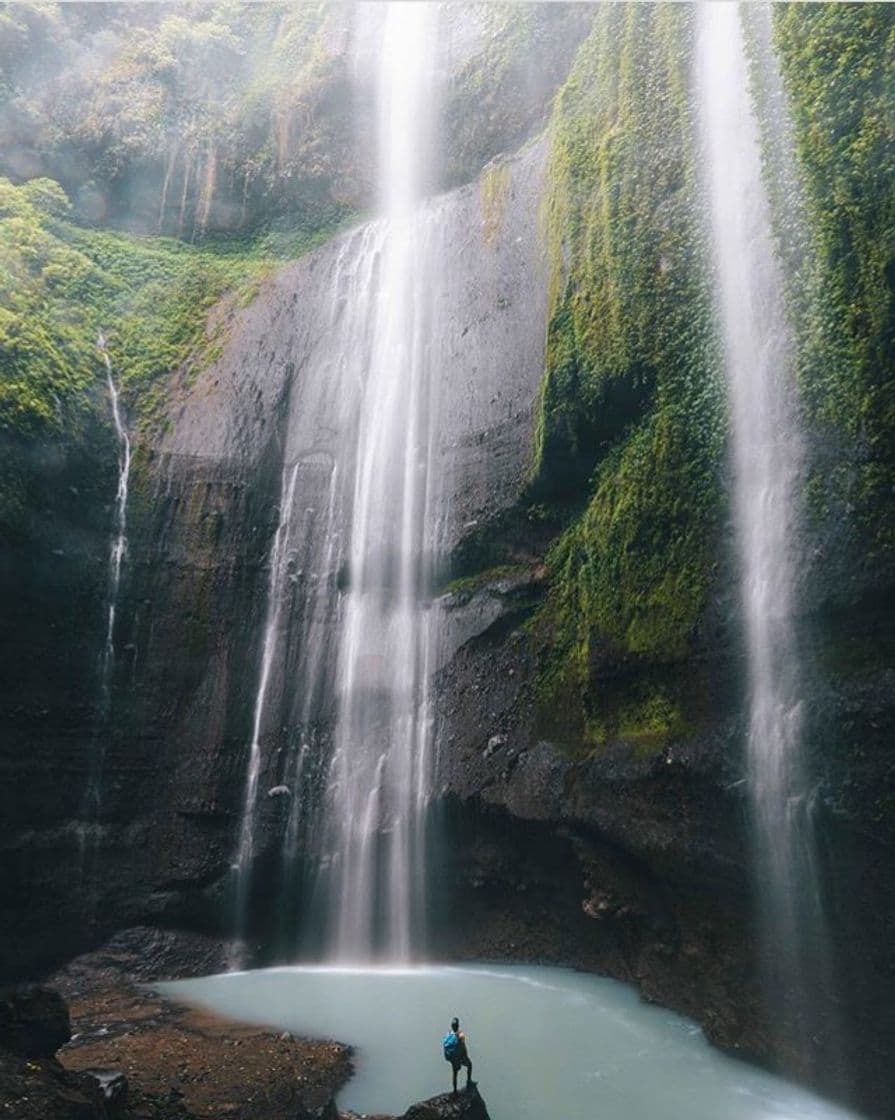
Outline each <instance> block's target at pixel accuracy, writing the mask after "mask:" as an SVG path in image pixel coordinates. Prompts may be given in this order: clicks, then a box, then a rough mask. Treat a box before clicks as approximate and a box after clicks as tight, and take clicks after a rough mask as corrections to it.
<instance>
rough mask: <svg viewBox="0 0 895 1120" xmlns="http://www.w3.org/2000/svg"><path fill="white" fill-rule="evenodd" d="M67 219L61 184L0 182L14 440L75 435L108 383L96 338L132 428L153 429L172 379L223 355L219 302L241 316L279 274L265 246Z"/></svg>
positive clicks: (2, 316)
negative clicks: (215, 309)
mask: <svg viewBox="0 0 895 1120" xmlns="http://www.w3.org/2000/svg"><path fill="white" fill-rule="evenodd" d="M67 212H68V208H67V200H66V197H65V194H64V192H63V191H62V190H61V188H60V187H59V185H58V184H57V183H53V182H51V181H49V180H35V181H32V182H30V183H26V184H24V185H23V186H20V187H16V186H13V185H12V184H11V183H10V182H9V181H8V180H4V179H0V428H3V429H5V430H7V431H12V432H14V433H17V434H19V435H36V434H39V433H41V432H45V431H57V432H59V431H63V430H64V431H66V432H68V433H69V434H75V435H76V434H77V432H78V430H79V429H80V427H81V425H82V423H83V420H84V418H85V415H86V413H87V412H88V411H89V410H90V409H91V408H93V407H95V395H91V393H90V392H89V391H88V390H90V389H91V388H93V387H98V386H99V385H101V384H102V382H103V380H104V378H105V371H104V366H103V362H102V357H101V354H100V353H99V351H98V350H97V348H96V339H97V335H98V333H99V332H100V331H102V332H103V334H104V335H105V337H106V340H107V344H108V353H109V356H110V359H111V362H112V366H113V369H114V372H115V377H116V380H117V381H118V384H119V387H120V389H121V391H122V395H123V401H124V403H125V405H126V407H127V408H128V410H129V412H130V413H131V416H132V420H136V421H138V422H140V423H144V424H145V423H149V422H151V421H152V420H154V419H156V418H157V417H158V415H159V414H160V411H161V405H162V403H163V400H164V392H165V386H166V377H167V375H168V374H170V373H172V372H173V371H174V370H175V369H177V368H178V367H179V366H180V365H181V364H182V363H183V362H184V361H185V359H186V358H187V357H188V356H190V357H191V358H192V370H193V374H194V375H195V374H196V373H198V371H199V370H200V369H202V368H203V367H204V366H205V365H207V364H208V363H209V362H211V361H213V360H214V359H215V357H216V356H219V354H220V353H221V350H222V347H223V344H224V341H225V338H224V336H223V333H222V332H223V329H224V328H223V326H222V325H221V324H219V325H218V326H217V327H216V328H215V330H214V331H213V332H211V333H207V332H206V322H207V317H208V312H209V310H210V308H211V307H212V306H213V305H214V304H215V303H216V302H217V301H218V300H219V299H220V298H221V296H222V295H223V294H224V293H226V292H233V293H234V303H235V305H236V306H244V305H245V304H246V303H247V302H248V301H249V300H251V299H252V298H254V296H255V294H256V293H257V291H258V288H259V286H260V284H261V282H262V281H263V279H264V278H265V277H266V276H267V275H268V274H269V273H270V271H271V270H272V268H273V267H274V266H275V260H274V258H273V257H272V255H271V254H270V252H269V246H268V243H267V242H266V241H265V242H263V243H262V244H261V245H260V246H259V245H256V244H254V243H252V242H251V241H247V240H243V241H237V242H225V241H217V242H209V243H206V244H203V245H202V246H198V247H197V246H192V245H187V244H184V243H183V242H180V241H176V240H174V239H171V238H161V237H155V238H150V237H137V236H128V235H126V234H119V233H110V232H103V231H98V230H90V229H84V228H82V227H80V226H76V225H74V224H72V223H71V222H69V221H67V220H66V219H65V217H64V215H65V214H66V213H67ZM318 234H320V235H322V231H318ZM308 243H310V242H308Z"/></svg>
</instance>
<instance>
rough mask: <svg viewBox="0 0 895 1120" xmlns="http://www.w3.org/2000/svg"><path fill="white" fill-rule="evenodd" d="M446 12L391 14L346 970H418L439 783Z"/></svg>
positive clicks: (349, 748)
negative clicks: (436, 142) (436, 168)
mask: <svg viewBox="0 0 895 1120" xmlns="http://www.w3.org/2000/svg"><path fill="white" fill-rule="evenodd" d="M437 14H438V9H437V7H436V6H435V5H431V4H408V3H393V4H389V5H388V9H387V12H386V17H385V29H384V38H383V44H382V51H381V67H380V72H379V80H378V95H379V125H378V128H379V132H378V140H379V154H380V175H379V185H380V208H381V212H382V215H383V217H382V219H381V220H380V221H379V222H378V223H376V224H375V225H374V226H373V227H371V230H370V232H369V235H368V243H367V246H366V251H365V252H362V254H361V261H362V262H364V261H366V262H370V263H372V265H373V268H372V275H371V277H370V279H371V281H372V287H371V288H370V290H368V291H365V292H364V293H363V294H362V295H363V306H362V307H354V308H352V309H351V311H350V313H351V314H352V315H353V316H354V317H355V319H357V320H358V321H359V322H361V323H362V324H363V327H364V333H365V334H366V335H367V337H368V359H367V361H368V365H367V368H366V369H365V370H362V371H359V373H360V375H361V376H362V377H363V397H362V401H361V404H360V421H359V429H358V432H357V437H356V440H357V442H356V456H355V458H354V487H353V500H352V503H351V509H352V520H351V531H350V545H349V551H348V580H349V587H348V591H347V599H346V602H345V605H344V610H343V613H342V619H341V632H340V638H339V655H338V669H337V684H336V690H337V704H338V716H337V727H336V734H335V745H334V751H333V757H332V762H331V767H330V775H329V786H328V791H327V797H326V802H327V804H326V813H327V830H326V831H327V839H326V846H327V848H328V860H329V867H328V870H327V882H326V894H327V899H328V903H327V910H328V925H329V934H328V939H327V940H328V944H329V945H330V946H331V950H332V952H333V953H334V954H335V955H336V956H337V957H339V958H342V959H348V958H353V959H357V958H364V957H369V956H371V955H373V954H382V955H386V956H390V957H394V958H406V957H407V956H408V955H409V954H410V952H411V950H412V947H413V943H414V936H415V932H416V930H417V929H418V927H419V923H420V920H421V910H422V908H423V905H424V901H423V897H424V883H423V879H424V874H425V872H424V855H423V848H424V821H425V802H426V797H427V793H428V781H429V771H430V757H429V756H430V750H429V746H430V740H431V715H430V711H429V700H428V689H429V681H428V675H429V657H430V649H431V641H432V635H431V633H430V629H431V617H432V612H431V611H430V610H429V609H427V607H426V604H425V599H426V595H427V593H428V591H429V586H430V583H431V574H432V562H433V557H432V552H433V532H432V526H431V524H430V521H431V517H430V516H429V515H430V511H431V508H432V491H433V487H434V484H435V472H434V469H433V462H432V452H433V443H434V441H433V437H432V427H433V423H434V402H433V392H434V385H433V381H432V366H433V360H432V354H431V352H430V349H429V340H428V337H427V331H426V325H427V320H428V310H427V309H428V308H429V306H430V303H431V299H432V291H433V284H432V279H433V278H432V273H433V270H435V269H436V268H437V260H436V259H435V256H434V254H433V252H432V241H431V234H432V223H431V220H430V219H429V217H428V216H427V215H426V213H425V208H424V206H423V201H422V200H423V193H424V188H425V184H426V179H427V174H428V169H429V158H428V157H429V155H430V154H431V153H430V152H429V150H428V149H429V144H430V140H431V136H432V132H433V129H432V124H431V122H430V120H429V119H428V117H429V113H428V110H429V109H430V107H431V106H432V103H433V98H434V92H435V91H434V89H433V75H434V73H435V67H434V65H433V47H434V41H435V40H434V33H435V27H436V19H437Z"/></svg>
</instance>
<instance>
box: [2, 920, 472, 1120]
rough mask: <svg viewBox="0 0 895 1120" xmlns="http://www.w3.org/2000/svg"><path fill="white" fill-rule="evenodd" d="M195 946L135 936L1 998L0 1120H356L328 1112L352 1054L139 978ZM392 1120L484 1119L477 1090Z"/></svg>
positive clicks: (155, 935) (194, 954)
mask: <svg viewBox="0 0 895 1120" xmlns="http://www.w3.org/2000/svg"><path fill="white" fill-rule="evenodd" d="M199 941H200V939H193V940H192V941H191V942H190V943H189V944H188V945H187V944H185V943H184V939H183V938H182V937H175V936H173V935H168V936H166V935H164V934H159V932H158V931H143V932H142V934H141V932H140V931H133V932H132V933H131V935H130V938H118V939H113V941H112V942H110V943H109V944H108V945H107V946H105V947H104V948H103V949H101V950H99V951H97V952H95V953H91V954H88V955H86V956H84V957H81V958H79V959H78V960H76V961H74V962H72V964H71V965H70V966H68V968H66V969H65V970H63V971H62V972H60V973H57V974H56V975H55V976H54V977H52V981H51V982H52V984H53V987H48V986H30V987H24V986H23V987H17V988H11V989H7V990H6V991H4V992H0V1118H9V1120H361V1118H360V1116H359V1115H358V1114H355V1113H348V1114H342V1113H340V1112H339V1111H338V1109H337V1107H336V1103H335V1095H336V1093H337V1092H338V1090H339V1089H340V1088H341V1087H342V1086H343V1085H344V1084H345V1082H346V1081H347V1080H348V1078H349V1077H350V1076H351V1074H352V1050H351V1047H349V1046H346V1045H345V1044H343V1043H341V1042H337V1041H333V1040H315V1039H303V1038H294V1037H293V1036H292V1035H290V1034H289V1033H287V1032H277V1031H273V1030H269V1029H264V1028H259V1027H257V1026H248V1025H245V1024H242V1023H238V1022H232V1021H228V1020H224V1019H221V1018H219V1017H216V1016H214V1015H211V1014H208V1013H206V1012H202V1011H199V1010H195V1009H191V1008H188V1007H183V1006H179V1005H177V1004H175V1003H172V1002H170V1001H167V1000H165V999H162V998H160V997H159V996H158V995H157V994H156V993H154V992H153V991H152V990H151V988H150V987H149V986H148V985H147V984H144V983H143V982H142V981H141V980H140V979H138V978H135V975H134V973H136V974H137V976H140V975H141V974H142V975H143V976H146V975H148V974H153V973H157V972H158V971H159V970H160V969H162V968H164V966H165V964H166V963H167V964H168V966H169V967H170V965H171V964H172V962H174V961H177V960H179V959H181V957H182V956H183V955H184V954H186V955H187V956H189V957H190V959H192V960H193V961H196V960H198V959H201V957H202V955H203V951H204V952H205V953H206V954H208V953H211V952H213V946H212V945H211V944H210V943H206V944H204V945H202V944H200V943H199ZM138 946H139V947H141V948H142V951H141V952H140V954H139V960H138V959H137V953H136V950H137V947H138ZM153 978H155V979H157V978H158V977H157V976H154V977H153ZM370 1120H396V1118H390V1117H383V1116H377V1117H372V1118H370ZM400 1120H488V1111H487V1108H486V1106H485V1103H484V1101H483V1100H482V1098H481V1097H480V1096H479V1093H478V1090H477V1088H475V1087H473V1088H472V1089H471V1090H469V1091H464V1092H460V1093H458V1094H456V1095H453V1094H449V1093H448V1094H442V1095H440V1096H436V1097H433V1098H431V1099H430V1100H428V1101H422V1102H419V1103H417V1104H414V1105H411V1106H410V1108H409V1109H408V1111H407V1112H406V1113H404V1114H403V1116H402V1117H401V1118H400Z"/></svg>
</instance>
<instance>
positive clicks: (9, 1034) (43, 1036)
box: [0, 987, 71, 1058]
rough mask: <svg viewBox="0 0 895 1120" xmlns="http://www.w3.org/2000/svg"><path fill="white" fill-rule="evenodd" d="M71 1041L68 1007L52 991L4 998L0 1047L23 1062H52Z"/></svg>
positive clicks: (10, 993) (0, 998)
mask: <svg viewBox="0 0 895 1120" xmlns="http://www.w3.org/2000/svg"><path fill="white" fill-rule="evenodd" d="M70 1038H71V1022H70V1021H69V1017H68V1006H67V1004H66V1002H65V1000H64V999H63V998H62V996H61V995H59V993H58V992H54V991H52V990H51V989H50V988H38V987H28V988H14V989H12V990H7V991H5V992H3V993H2V994H0V1047H3V1048H4V1049H5V1050H9V1051H10V1052H11V1053H13V1054H18V1055H19V1056H20V1057H23V1058H52V1056H53V1055H54V1054H55V1053H56V1051H57V1050H58V1049H59V1047H60V1046H64V1045H65V1044H66V1042H68V1040H69V1039H70Z"/></svg>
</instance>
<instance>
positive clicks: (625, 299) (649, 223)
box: [533, 4, 724, 741]
mask: <svg viewBox="0 0 895 1120" xmlns="http://www.w3.org/2000/svg"><path fill="white" fill-rule="evenodd" d="M689 20H690V15H689V13H688V12H687V10H686V9H685V8H683V7H681V6H675V5H615V4H607V5H601V6H600V7H599V9H598V11H597V14H596V18H595V23H594V28H593V30H592V32H591V34H590V36H589V38H588V39H587V40H586V41H585V43H584V44H583V45H582V47H581V49H580V51H579V54H578V56H577V58H576V61H575V65H574V67H573V69H572V72H571V74H570V76H569V80H568V82H567V83H566V85H565V86H564V87H563V89H562V90H561V91H560V93H559V95H558V97H557V100H556V105H555V111H554V117H553V122H552V138H553V154H552V164H551V169H550V176H551V178H550V190H549V195H548V198H547V203H546V224H547V231H548V244H549V249H550V253H551V258H552V270H553V280H552V286H551V297H550V319H549V326H548V334H547V357H546V369H545V375H544V382H543V388H542V397H541V413H540V419H539V428H538V454H537V461H536V468H535V477H534V480H533V492H534V493H535V494H537V495H541V496H545V497H546V498H547V499H548V500H552V501H558V500H562V499H566V498H567V497H568V496H569V495H570V494H580V493H581V492H582V490H583V491H584V493H585V495H586V508H585V509H584V512H583V513H582V514H581V515H580V516H579V518H578V519H577V520H576V521H574V522H573V523H572V524H571V525H570V526H569V528H568V529H567V530H566V531H565V533H564V534H563V535H562V536H561V537H560V538H559V540H558V542H557V543H556V544H555V546H554V547H553V549H552V551H551V553H550V555H549V556H548V568H549V572H550V576H551V589H550V593H549V595H548V599H547V603H546V605H545V608H544V610H543V611H542V614H541V619H540V621H539V624H538V625H539V627H540V628H541V629H542V630H543V631H544V632H545V633H546V635H547V640H548V646H549V649H550V654H549V656H548V658H547V663H546V668H545V670H544V672H543V674H542V678H541V682H540V692H541V700H542V706H543V707H544V709H545V710H546V711H547V712H548V713H549V716H550V718H551V719H554V720H555V719H557V718H560V719H562V720H563V721H565V722H567V723H568V722H569V721H571V722H572V723H573V724H575V725H576V727H577V733H578V734H581V735H583V736H584V737H585V739H587V738H590V739H591V740H592V741H601V740H602V739H605V736H606V734H607V728H608V727H609V726H610V725H612V726H615V727H616V728H617V729H618V728H620V727H622V726H633V725H634V723H636V720H634V721H633V723H632V719H633V717H626V718H620V719H613V720H609V718H608V716H607V712H606V709H605V706H603V707H601V697H600V696H599V695H598V694H595V692H594V691H593V690H592V689H591V679H592V673H593V670H594V667H595V664H596V663H597V662H599V660H600V659H601V658H602V657H604V656H606V655H608V654H609V653H611V655H612V656H614V657H616V658H621V659H625V658H629V659H631V658H633V659H634V660H636V661H638V662H641V663H643V664H644V665H646V664H648V663H650V662H663V661H667V660H674V659H677V658H681V657H683V656H684V655H685V654H686V652H687V649H688V643H689V641H690V639H691V638H692V636H693V633H694V629H695V627H696V625H697V622H698V620H699V618H700V615H701V612H702V610H703V607H704V603H705V597H706V593H707V590H708V586H709V581H710V579H711V574H712V565H713V551H714V550H713V545H714V526H715V524H716V520H717V516H718V509H719V504H720V501H721V487H720V483H719V473H720V472H719V463H720V458H721V453H722V448H723V439H724V409H723V392H722V389H721V384H720V380H719V378H718V375H717V353H716V350H715V342H714V328H713V320H712V308H711V299H710V294H709V292H708V290H707V284H706V267H705V247H704V245H703V243H702V227H701V224H700V220H699V214H698V210H697V204H696V199H697V198H698V190H697V189H696V184H695V169H694V157H693V139H692V136H691V123H690V119H689V109H688V104H687V89H688V68H689V58H690V49H689V43H690V25H689ZM644 703H646V701H644ZM663 704H664V702H663V703H662V704H660V703H659V701H658V700H655V697H654V698H653V700H650V702H649V703H648V704H646V708H644V709H643V710H644V712H649V711H651V712H653V716H655V713H656V712H658V711H659V709H660V708H661V709H662V710H663V711H664V712H665V715H664V716H663V717H662V719H659V718H658V717H656V718H653V716H649V717H648V716H647V715H644V716H643V721H642V722H643V723H644V726H647V725H648V726H650V727H653V728H654V729H658V728H660V726H661V727H666V729H669V730H670V729H671V728H673V727H676V726H679V725H680V722H681V717H680V716H679V714H678V713H677V712H676V709H675V710H674V711H673V709H674V705H673V704H670V703H669V704H668V705H665V706H664V707H663ZM650 705H652V707H650ZM641 707H642V705H641Z"/></svg>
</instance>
